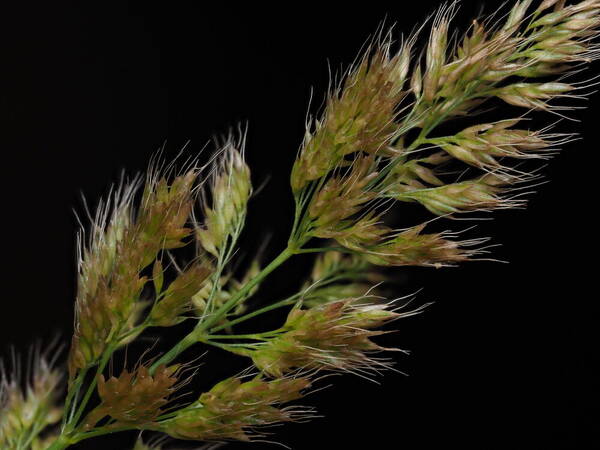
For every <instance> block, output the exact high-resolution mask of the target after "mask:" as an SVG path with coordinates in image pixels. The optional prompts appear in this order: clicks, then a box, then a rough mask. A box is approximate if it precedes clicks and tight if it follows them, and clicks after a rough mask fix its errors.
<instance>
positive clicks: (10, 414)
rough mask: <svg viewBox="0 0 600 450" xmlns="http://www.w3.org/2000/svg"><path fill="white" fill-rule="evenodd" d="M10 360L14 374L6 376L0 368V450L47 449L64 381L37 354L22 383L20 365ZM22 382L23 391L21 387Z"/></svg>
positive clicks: (58, 416) (60, 407)
mask: <svg viewBox="0 0 600 450" xmlns="http://www.w3.org/2000/svg"><path fill="white" fill-rule="evenodd" d="M16 359H17V358H16V357H14V358H13V366H14V367H13V370H14V374H13V375H12V376H11V375H10V374H8V373H7V372H6V367H5V365H4V364H3V363H2V364H0V372H1V379H0V448H3V449H26V448H30V446H31V447H32V448H36V447H37V448H46V447H44V446H43V444H44V442H49V441H50V438H49V437H47V436H43V437H42V436H40V433H42V432H45V431H47V428H48V427H51V426H52V425H54V424H55V423H56V422H58V421H59V420H60V418H61V416H62V406H61V405H60V404H59V403H58V397H59V396H60V394H61V391H62V386H61V383H62V381H63V378H64V377H63V376H62V373H61V371H60V370H59V369H57V368H55V367H53V361H52V360H48V359H47V358H46V356H45V355H44V354H42V353H40V352H39V351H38V350H36V351H34V352H33V354H32V356H31V358H30V366H29V367H28V370H27V373H26V379H25V380H23V379H21V373H20V365H19V362H18V361H17V360H16ZM23 382H25V383H26V385H25V388H24V389H23V388H22V383H23Z"/></svg>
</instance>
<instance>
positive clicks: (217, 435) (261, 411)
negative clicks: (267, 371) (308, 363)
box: [160, 377, 310, 441]
mask: <svg viewBox="0 0 600 450" xmlns="http://www.w3.org/2000/svg"><path fill="white" fill-rule="evenodd" d="M309 387H310V381H309V380H308V379H307V378H302V377H290V378H278V379H275V380H271V381H266V380H263V379H261V378H255V379H253V380H251V381H246V382H243V381H242V380H241V379H239V378H236V377H233V378H227V379H226V380H223V381H221V382H220V383H218V384H217V385H215V386H214V387H213V388H212V389H211V390H210V391H208V392H205V393H203V394H202V395H201V396H200V398H199V399H198V400H197V401H195V402H194V403H192V404H191V405H189V406H187V407H186V408H183V409H181V410H179V411H177V414H176V415H175V416H174V417H173V418H172V419H168V420H165V421H163V422H162V423H161V425H160V429H161V430H162V431H164V432H165V433H167V434H169V435H170V436H173V437H175V438H177V439H194V440H203V441H213V440H226V439H238V440H242V441H247V440H250V439H251V434H249V433H250V432H251V431H253V430H255V429H256V428H257V427H261V426H265V425H270V424H273V423H278V422H289V421H293V420H298V419H301V418H302V417H303V416H304V415H306V412H307V410H303V409H300V408H278V406H277V405H280V404H282V403H287V402H290V401H292V400H296V399H298V398H301V397H302V391H303V390H305V389H307V388H309Z"/></svg>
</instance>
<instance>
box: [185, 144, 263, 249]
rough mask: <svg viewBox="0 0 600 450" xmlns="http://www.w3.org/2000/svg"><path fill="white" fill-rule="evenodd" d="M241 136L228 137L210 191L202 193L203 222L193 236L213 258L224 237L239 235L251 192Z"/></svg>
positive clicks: (223, 244) (224, 240) (223, 246)
mask: <svg viewBox="0 0 600 450" xmlns="http://www.w3.org/2000/svg"><path fill="white" fill-rule="evenodd" d="M244 139H245V138H244V137H243V136H242V137H241V138H240V140H239V142H235V140H234V138H233V137H231V136H230V137H229V138H228V140H227V142H226V144H225V146H224V148H223V149H222V150H221V154H220V160H219V162H218V163H216V164H215V165H216V166H217V168H216V169H215V172H214V173H213V178H212V182H211V184H210V188H209V189H210V192H208V193H204V199H203V202H202V209H203V212H204V223H203V224H198V225H197V227H196V238H197V239H198V242H200V244H201V245H202V247H203V248H204V250H206V251H207V252H209V253H211V254H212V255H214V256H215V257H219V255H220V252H221V251H222V250H224V249H225V248H226V246H227V242H228V239H230V238H231V237H233V236H236V235H237V234H239V232H240V230H241V228H242V227H243V225H244V220H245V217H246V208H247V205H248V200H249V198H250V195H251V194H252V181H251V179H250V169H249V167H248V166H247V165H246V163H245V162H244V157H243V155H244ZM208 196H210V206H209V200H208V198H207V197H208Z"/></svg>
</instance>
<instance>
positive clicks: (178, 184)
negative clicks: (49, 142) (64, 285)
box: [69, 170, 198, 377]
mask: <svg viewBox="0 0 600 450" xmlns="http://www.w3.org/2000/svg"><path fill="white" fill-rule="evenodd" d="M197 174H198V172H197V171H196V170H190V171H188V172H187V173H185V174H183V175H180V176H178V177H176V178H175V179H174V180H173V182H172V183H171V184H170V185H169V184H168V183H167V181H166V179H165V178H164V177H163V178H161V177H160V175H159V174H158V173H157V172H152V171H151V172H150V173H149V175H148V177H147V181H146V183H145V187H144V192H143V194H142V199H141V204H140V207H139V209H138V211H137V213H134V212H133V209H134V208H133V198H134V195H135V192H136V190H137V188H138V186H139V183H138V182H137V180H134V182H132V183H129V184H125V185H123V186H122V187H120V188H118V189H116V192H115V194H114V195H113V196H112V197H111V200H109V201H108V202H106V203H105V204H101V205H100V207H99V210H98V211H99V212H98V213H97V216H96V219H95V221H94V222H93V223H92V233H91V234H90V240H89V244H88V245H87V246H84V245H83V238H82V237H81V236H80V239H79V241H80V244H81V246H80V247H81V250H80V258H79V279H78V293H77V302H76V307H75V308H76V319H75V332H74V335H73V340H72V345H71V351H70V354H69V372H70V374H71V377H72V376H74V374H75V372H76V371H77V370H78V369H82V368H84V367H88V366H90V365H92V364H94V363H95V362H96V361H97V360H98V359H99V358H100V356H101V355H102V353H103V352H104V350H105V349H106V346H107V345H108V344H109V341H111V339H116V340H118V339H119V337H120V336H121V335H122V334H124V333H125V332H126V331H127V330H129V329H130V328H131V327H132V326H134V325H135V323H133V321H132V318H135V317H136V316H139V314H140V307H139V303H140V302H139V298H140V295H141V292H142V289H143V287H144V285H145V284H146V282H147V277H146V276H142V275H141V272H142V270H143V269H145V268H146V267H147V266H148V265H149V264H151V263H152V262H153V261H154V260H155V258H156V257H157V255H158V253H159V252H160V251H161V250H169V249H174V248H178V247H181V246H183V245H185V242H184V239H185V238H186V237H187V236H188V235H189V234H190V232H191V230H190V229H188V228H186V227H185V225H186V222H187V220H188V218H189V215H190V212H191V208H192V204H193V198H192V189H193V185H194V182H195V180H196V178H197Z"/></svg>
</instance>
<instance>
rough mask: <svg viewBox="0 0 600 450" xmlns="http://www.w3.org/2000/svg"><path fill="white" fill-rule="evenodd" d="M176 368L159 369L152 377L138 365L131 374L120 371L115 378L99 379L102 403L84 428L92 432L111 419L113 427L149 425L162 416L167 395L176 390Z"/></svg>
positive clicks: (88, 416) (99, 392)
mask: <svg viewBox="0 0 600 450" xmlns="http://www.w3.org/2000/svg"><path fill="white" fill-rule="evenodd" d="M178 368H179V367H178V366H171V367H166V366H164V365H161V366H158V368H157V369H156V370H155V371H154V374H153V375H150V372H149V369H148V367H146V366H144V365H138V366H137V367H136V368H135V370H134V371H133V372H129V371H127V369H125V370H123V372H121V374H120V375H119V376H118V377H114V376H112V377H110V378H109V379H108V380H105V379H104V376H103V375H99V376H98V394H99V396H100V400H101V403H100V405H98V406H97V407H96V408H94V409H93V410H92V411H90V413H89V414H88V415H87V417H86V418H85V420H84V423H83V427H84V429H91V428H93V427H94V425H96V424H97V423H98V422H99V421H100V420H102V419H103V418H104V417H106V416H110V418H111V419H113V420H114V421H115V422H114V423H113V424H111V426H114V427H120V426H132V427H135V426H138V427H143V426H148V425H149V424H152V423H153V422H154V420H155V419H156V418H157V417H158V416H159V415H160V414H161V412H162V411H161V408H162V407H163V406H164V405H165V404H167V403H168V401H169V400H168V398H169V396H170V395H171V394H172V393H173V392H174V391H176V390H177V388H178V386H177V382H178V380H177V371H178Z"/></svg>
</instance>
